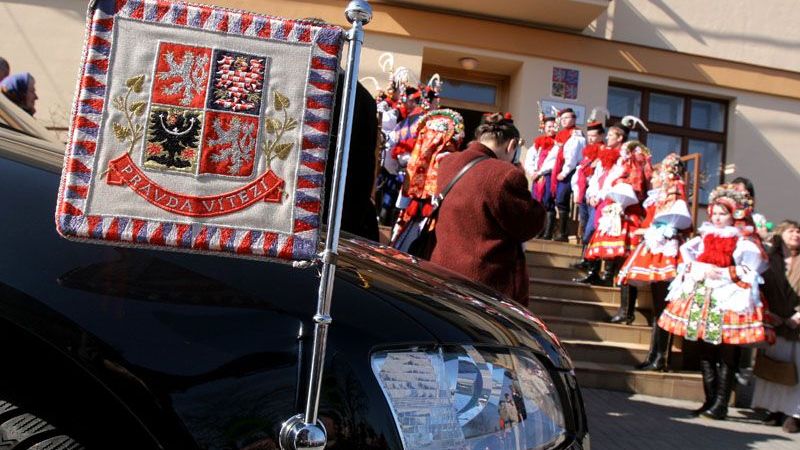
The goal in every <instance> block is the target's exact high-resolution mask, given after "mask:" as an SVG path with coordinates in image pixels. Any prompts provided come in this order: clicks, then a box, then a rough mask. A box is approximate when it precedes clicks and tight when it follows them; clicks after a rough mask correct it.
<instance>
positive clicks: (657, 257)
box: [611, 153, 692, 370]
mask: <svg viewBox="0 0 800 450" xmlns="http://www.w3.org/2000/svg"><path fill="white" fill-rule="evenodd" d="M651 185H652V186H653V189H651V190H650V191H649V192H648V196H647V199H645V201H644V203H643V205H642V206H644V208H645V210H646V211H647V214H646V216H645V219H644V222H643V223H642V228H640V234H641V231H643V232H644V233H643V237H642V240H641V242H640V243H639V245H638V246H637V247H636V249H635V250H634V251H633V252H632V253H631V254H630V255H629V256H628V258H627V259H626V260H625V262H624V263H623V264H622V268H621V269H620V271H619V274H618V275H617V279H616V281H617V284H619V285H620V286H622V290H623V292H622V295H621V296H620V300H621V302H620V308H619V311H618V312H617V314H616V315H615V316H614V317H612V318H611V322H612V323H620V322H625V323H631V322H633V319H634V312H635V309H636V296H637V294H638V291H637V290H638V287H639V286H640V285H645V284H649V285H650V291H651V294H652V297H653V310H654V315H655V317H656V318H658V317H659V316H660V315H661V312H662V311H663V310H664V307H665V306H666V303H665V302H666V298H665V297H666V295H667V286H668V283H669V282H670V281H672V280H673V279H674V278H675V276H676V275H677V273H678V263H679V262H680V254H679V252H678V248H679V247H680V244H681V243H682V242H683V233H682V231H684V230H687V229H689V228H691V226H692V216H691V214H690V213H689V208H688V205H687V204H686V191H685V186H684V182H683V163H682V162H681V159H680V157H679V156H678V155H677V154H676V153H670V154H669V155H667V156H666V157H665V158H664V160H663V161H661V163H660V165H659V169H658V170H657V171H656V172H655V173H654V174H653V177H652V179H651ZM668 347H669V333H668V332H666V331H665V330H663V329H661V328H660V327H659V326H658V324H657V323H653V331H652V338H651V341H650V351H649V353H648V355H647V358H646V359H645V361H644V362H643V363H642V364H639V365H637V366H636V368H637V369H639V370H662V369H664V368H665V367H666V363H667V354H668Z"/></svg>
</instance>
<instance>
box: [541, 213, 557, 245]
mask: <svg viewBox="0 0 800 450" xmlns="http://www.w3.org/2000/svg"><path fill="white" fill-rule="evenodd" d="M555 227H556V212H555V211H547V216H546V217H545V220H544V229H543V230H542V235H541V237H540V238H539V239H544V240H546V241H549V240H551V239H553V229H554V228H555Z"/></svg>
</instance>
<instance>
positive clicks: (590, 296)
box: [530, 277, 653, 310]
mask: <svg viewBox="0 0 800 450" xmlns="http://www.w3.org/2000/svg"><path fill="white" fill-rule="evenodd" d="M530 292H531V295H536V296H542V297H553V298H564V299H570V300H582V301H589V302H601V303H613V304H616V305H619V303H620V288H618V287H605V286H592V285H590V284H585V283H577V282H574V281H571V280H558V279H552V278H538V277H536V278H534V277H532V278H531V280H530ZM636 307H637V309H643V310H650V309H652V307H653V297H652V295H651V293H650V289H649V288H639V293H638V294H637V296H636Z"/></svg>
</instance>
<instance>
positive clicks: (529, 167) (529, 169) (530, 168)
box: [522, 145, 539, 178]
mask: <svg viewBox="0 0 800 450" xmlns="http://www.w3.org/2000/svg"><path fill="white" fill-rule="evenodd" d="M538 159H539V150H538V149H537V148H536V146H535V145H531V146H530V147H528V151H527V152H525V159H524V160H523V161H522V168H523V169H524V170H525V174H526V175H528V177H529V178H532V177H533V174H534V173H535V172H536V161H537V160H538Z"/></svg>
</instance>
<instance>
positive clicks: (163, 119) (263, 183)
mask: <svg viewBox="0 0 800 450" xmlns="http://www.w3.org/2000/svg"><path fill="white" fill-rule="evenodd" d="M88 21H89V29H90V30H91V32H90V35H89V37H88V41H87V43H86V47H85V50H84V59H83V63H82V73H81V82H80V87H79V92H78V97H77V100H76V104H75V106H74V110H73V120H72V128H71V131H70V143H69V146H68V149H67V156H66V162H65V168H64V173H63V178H62V186H61V190H60V194H59V205H58V210H57V213H56V216H57V217H56V219H57V224H58V229H59V232H60V233H62V234H63V235H64V236H66V237H68V238H79V239H98V240H108V241H115V242H121V243H129V244H132V245H153V246H162V247H163V246H166V247H176V248H184V249H187V250H193V251H218V252H227V253H230V254H235V255H243V256H264V257H271V258H280V259H301V260H302V259H311V258H313V257H314V256H315V254H316V246H317V242H318V230H319V214H320V211H321V195H322V189H323V183H324V181H323V180H324V177H323V174H324V167H325V161H326V156H327V153H328V146H329V139H330V136H329V130H330V128H331V127H330V123H329V121H330V120H331V115H332V114H331V112H332V108H333V106H334V105H333V98H334V90H335V86H336V80H337V70H338V67H339V57H340V51H341V43H342V31H341V30H340V29H339V28H336V27H331V26H320V25H318V24H312V23H307V22H303V21H291V20H285V19H279V18H274V17H268V16H260V15H256V14H250V13H246V12H242V11H233V10H227V9H220V8H213V7H208V6H200V5H192V4H184V3H180V2H175V1H167V0H99V1H98V2H96V3H95V6H94V7H93V9H91V10H90V12H89V17H88ZM298 74H305V76H298Z"/></svg>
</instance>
